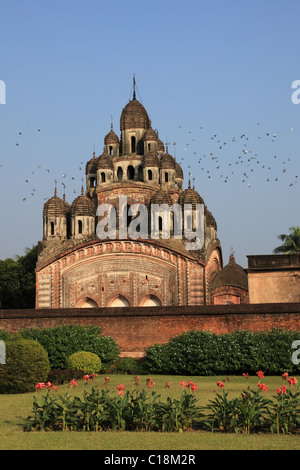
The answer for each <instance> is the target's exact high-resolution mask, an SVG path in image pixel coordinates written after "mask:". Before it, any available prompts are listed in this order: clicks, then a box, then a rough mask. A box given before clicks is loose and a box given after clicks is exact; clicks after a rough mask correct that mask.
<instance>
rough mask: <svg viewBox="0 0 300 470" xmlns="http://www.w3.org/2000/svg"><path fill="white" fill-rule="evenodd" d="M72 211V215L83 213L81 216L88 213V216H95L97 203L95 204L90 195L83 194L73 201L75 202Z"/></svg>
mask: <svg viewBox="0 0 300 470" xmlns="http://www.w3.org/2000/svg"><path fill="white" fill-rule="evenodd" d="M71 213H72V215H81V216H84V215H88V216H91V217H94V216H95V205H94V204H93V202H92V200H91V199H90V198H89V197H88V196H85V195H84V194H81V195H80V196H78V197H77V198H76V199H75V200H74V201H73V204H72V207H71Z"/></svg>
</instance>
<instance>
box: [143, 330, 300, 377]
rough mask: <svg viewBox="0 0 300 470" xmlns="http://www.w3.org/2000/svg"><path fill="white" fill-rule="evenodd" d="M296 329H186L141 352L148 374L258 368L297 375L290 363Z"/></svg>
mask: <svg viewBox="0 0 300 470" xmlns="http://www.w3.org/2000/svg"><path fill="white" fill-rule="evenodd" d="M299 339H300V332H292V331H285V330H280V329H274V330H271V331H269V332H268V331H264V332H251V331H236V332H234V333H226V334H221V335H217V334H216V333H212V332H209V331H189V332H187V333H183V334H181V335H179V336H176V337H174V338H173V339H172V340H171V341H169V342H168V343H165V344H156V345H154V346H151V347H149V348H148V349H147V350H146V352H145V358H144V362H143V367H144V369H145V371H147V372H148V373H156V374H178V375H220V374H227V375H229V374H232V375H235V374H236V375H240V374H242V373H243V372H248V373H255V372H256V371H258V370H260V369H262V370H264V372H265V373H267V374H268V375H277V374H282V373H283V372H288V373H290V374H299V372H300V365H297V364H293V362H292V354H293V352H294V350H293V349H292V344H293V342H294V341H295V340H299Z"/></svg>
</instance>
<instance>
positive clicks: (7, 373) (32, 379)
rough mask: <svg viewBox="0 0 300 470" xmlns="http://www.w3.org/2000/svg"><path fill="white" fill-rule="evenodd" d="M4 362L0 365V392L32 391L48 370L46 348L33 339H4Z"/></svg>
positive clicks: (44, 378)
mask: <svg viewBox="0 0 300 470" xmlns="http://www.w3.org/2000/svg"><path fill="white" fill-rule="evenodd" d="M5 347H6V364H1V365H0V393H26V392H32V391H34V389H35V385H36V384H37V383H38V382H44V381H45V380H46V379H47V376H48V373H49V371H50V362H49V358H48V354H47V352H46V350H45V349H44V348H43V346H41V345H40V344H39V343H37V342H36V341H34V340H29V339H23V338H20V337H16V338H13V339H11V340H8V341H5Z"/></svg>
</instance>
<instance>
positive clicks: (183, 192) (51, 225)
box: [36, 83, 240, 309]
mask: <svg viewBox="0 0 300 470" xmlns="http://www.w3.org/2000/svg"><path fill="white" fill-rule="evenodd" d="M134 85H135V83H134ZM120 131H121V134H120V138H119V137H118V136H117V135H116V133H115V131H114V130H113V128H112V126H111V130H110V132H109V133H108V134H107V135H106V136H105V138H104V150H103V153H102V154H101V155H99V157H96V156H95V153H94V155H93V157H92V158H91V159H90V160H89V161H88V162H87V164H86V189H85V190H84V188H82V192H81V195H80V196H79V197H77V198H76V199H75V200H74V201H73V202H72V204H68V203H67V202H66V201H65V197H64V196H63V197H62V198H60V197H58V195H57V190H56V189H55V193H54V196H53V197H52V198H51V199H50V200H49V201H47V202H46V203H45V205H44V210H43V221H44V230H43V233H44V236H43V240H42V241H41V242H39V257H38V262H37V268H36V286H37V295H36V308H39V309H41V308H74V307H75V308H78V307H79V308H85V307H115V306H124V307H126V306H131V307H137V306H142V305H144V306H170V305H174V306H175V305H205V304H210V303H213V297H212V296H211V292H210V289H211V282H212V279H213V278H214V277H215V276H216V275H217V274H218V273H219V272H220V270H221V269H222V251H221V245H220V242H219V240H218V238H217V224H216V221H215V219H214V217H213V215H212V214H211V213H210V211H209V210H208V209H207V207H206V205H205V203H204V201H203V199H202V197H201V196H200V195H199V194H198V193H197V191H196V190H195V189H194V188H192V187H191V184H190V181H189V182H188V187H187V188H186V189H184V188H183V186H184V185H183V181H184V178H183V171H182V168H181V167H180V165H179V164H178V163H177V162H176V159H175V158H174V157H173V156H172V155H170V154H169V151H168V147H166V148H165V146H164V144H163V143H162V141H161V140H160V139H159V137H158V132H157V131H155V130H154V129H153V128H152V124H151V121H150V119H149V117H148V114H147V111H146V109H145V108H144V106H143V105H142V104H141V103H140V102H139V101H138V100H137V99H136V96H135V87H134V92H133V98H132V100H130V101H129V102H128V103H127V105H126V106H125V107H124V108H123V110H122V113H121V117H120ZM122 198H126V204H124V201H123V199H122ZM103 204H106V205H109V207H110V208H109V209H107V211H106V212H105V213H101V214H99V212H98V211H97V209H99V207H103ZM155 204H156V205H158V207H159V212H158V213H157V219H156V221H157V225H156V226H155V227H154V230H153V220H154V219H152V215H153V207H154V205H155ZM174 205H175V206H177V207H179V209H180V211H181V216H182V219H176V215H175V212H174V210H173V209H174ZM199 207H202V209H203V217H202V219H201V223H202V225H201V229H202V232H201V233H202V235H203V238H202V240H201V243H200V244H199V246H198V247H197V249H191V248H190V246H189V245H188V243H189V241H190V240H189V239H188V236H187V233H186V232H185V230H186V229H187V228H188V229H189V230H190V231H191V232H192V233H195V234H198V233H199V232H198V231H197V230H198V229H199V227H200V225H199V217H200V216H199ZM134 208H135V212H134ZM136 208H138V209H136ZM142 208H145V209H146V210H147V214H148V215H147V219H146V222H147V224H146V228H145V227H144V226H143V227H142V221H143V223H144V222H145V219H138V217H139V216H140V215H141V214H142ZM131 209H132V211H133V212H130V210H131ZM137 210H138V211H139V212H137ZM114 213H115V216H116V219H115V220H116V225H115V226H112V227H111V226H110V223H111V221H112V220H113V219H110V218H109V216H108V215H109V214H112V215H114ZM137 220H138V221H140V220H141V222H140V224H139V225H138V223H137ZM178 220H179V225H176V224H177V222H178ZM104 222H107V224H106V227H105V230H108V229H110V228H114V229H115V236H114V237H111V236H106V234H105V236H104V237H103V236H102V237H100V236H99V231H98V228H99V226H100V225H101V223H103V225H104ZM134 223H135V228H136V229H137V227H139V230H136V232H135V234H136V233H137V231H138V236H135V237H132V236H131V237H130V236H128V235H127V230H128V229H129V227H130V226H131V225H133V224H134ZM178 226H180V229H181V230H182V236H181V237H179V236H177V232H176V230H177V229H178ZM176 227H177V228H176ZM124 230H125V234H126V235H127V236H124ZM168 230H169V232H168ZM102 233H103V232H102ZM109 233H110V234H111V232H109ZM166 233H167V235H168V233H169V235H170V236H166ZM238 302H240V299H239V300H238Z"/></svg>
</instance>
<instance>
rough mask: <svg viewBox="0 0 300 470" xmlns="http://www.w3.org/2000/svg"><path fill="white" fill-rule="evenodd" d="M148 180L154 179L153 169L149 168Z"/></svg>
mask: <svg viewBox="0 0 300 470" xmlns="http://www.w3.org/2000/svg"><path fill="white" fill-rule="evenodd" d="M148 181H152V170H148Z"/></svg>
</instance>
